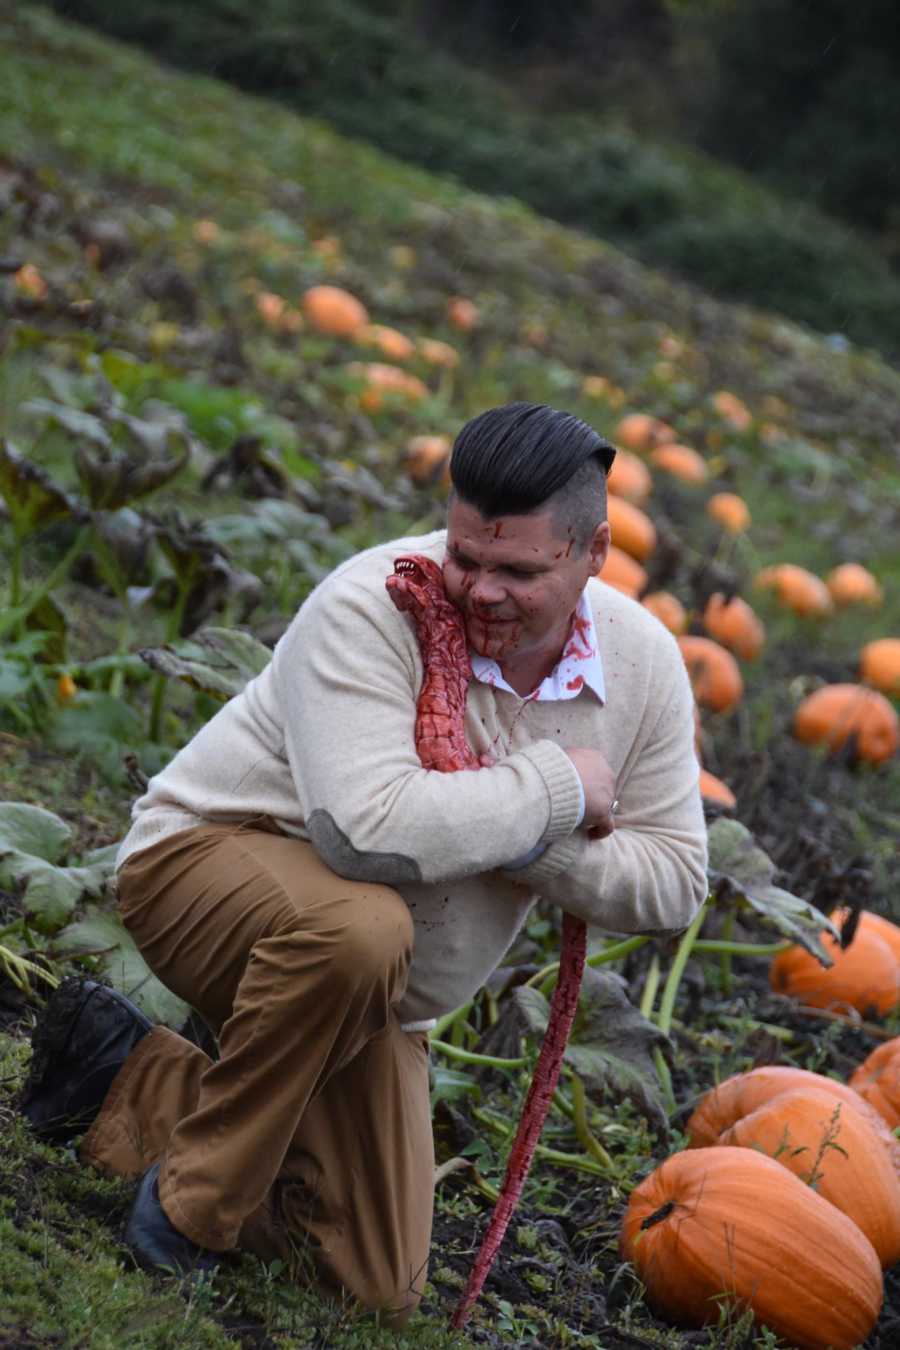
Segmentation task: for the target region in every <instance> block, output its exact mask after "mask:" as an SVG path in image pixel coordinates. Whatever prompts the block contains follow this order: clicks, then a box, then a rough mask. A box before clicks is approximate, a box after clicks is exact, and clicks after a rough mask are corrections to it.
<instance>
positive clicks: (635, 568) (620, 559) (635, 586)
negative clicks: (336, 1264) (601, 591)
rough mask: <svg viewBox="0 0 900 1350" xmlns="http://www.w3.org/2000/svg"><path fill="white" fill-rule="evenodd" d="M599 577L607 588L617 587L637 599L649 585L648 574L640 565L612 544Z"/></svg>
mask: <svg viewBox="0 0 900 1350" xmlns="http://www.w3.org/2000/svg"><path fill="white" fill-rule="evenodd" d="M597 575H598V576H599V578H600V580H601V581H605V582H606V584H607V586H615V588H616V590H617V591H624V592H625V594H626V595H630V596H632V597H633V598H635V599H636V598H637V597H638V596H639V595H640V593H641V591H642V590H643V589H644V587H645V586H646V585H647V573H646V572H645V571H644V569H643V567H641V565H640V563H639V562H635V560H634V558H632V557H630V556H629V554H627V553H626V552H625V550H624V549H621V548H616V546H615V544H610V547H609V553H608V555H607V558H606V562H605V563H604V564H603V566H602V568H601V569H600V571H599V572H598V574H597Z"/></svg>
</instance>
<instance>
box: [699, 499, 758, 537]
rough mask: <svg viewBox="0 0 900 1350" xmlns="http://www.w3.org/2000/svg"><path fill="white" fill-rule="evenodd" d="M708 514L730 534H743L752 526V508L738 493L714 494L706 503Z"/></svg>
mask: <svg viewBox="0 0 900 1350" xmlns="http://www.w3.org/2000/svg"><path fill="white" fill-rule="evenodd" d="M706 514H707V515H708V516H709V517H710V518H711V519H712V520H715V521H716V522H717V523H718V524H719V525H721V526H722V528H723V530H727V531H728V533H729V534H743V533H744V531H745V530H746V529H748V528H749V525H750V508H749V507H748V506H747V503H746V502H745V501H744V499H743V497H739V496H738V495H737V493H736V492H714V493H713V495H712V496H711V497H710V499H709V501H708V502H707V503H706Z"/></svg>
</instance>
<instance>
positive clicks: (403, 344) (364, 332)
mask: <svg viewBox="0 0 900 1350" xmlns="http://www.w3.org/2000/svg"><path fill="white" fill-rule="evenodd" d="M354 338H355V340H356V341H357V342H358V343H359V344H360V345H361V346H363V347H377V348H378V350H379V351H380V352H381V354H382V356H386V357H387V358H388V360H389V361H408V360H409V358H410V357H411V356H415V352H416V348H415V343H414V342H413V341H412V340H411V339H410V338H408V337H407V336H406V334H405V333H399V332H398V331H397V329H396V328H387V327H385V325H384V324H383V323H367V324H364V325H363V327H362V328H360V329H358V330H357V332H356V333H355V334H354Z"/></svg>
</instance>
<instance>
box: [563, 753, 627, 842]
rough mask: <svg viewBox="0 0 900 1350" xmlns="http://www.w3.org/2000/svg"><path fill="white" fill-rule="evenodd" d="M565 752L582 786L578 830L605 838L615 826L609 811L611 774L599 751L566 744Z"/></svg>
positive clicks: (612, 798) (612, 792) (613, 794)
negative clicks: (582, 812) (582, 808)
mask: <svg viewBox="0 0 900 1350" xmlns="http://www.w3.org/2000/svg"><path fill="white" fill-rule="evenodd" d="M565 751H566V754H567V755H568V756H569V759H570V760H571V761H572V763H573V764H574V765H575V768H576V769H577V771H578V776H579V778H580V779H581V785H582V787H583V788H584V820H583V821H582V822H581V826H582V829H585V830H587V832H588V835H589V836H590V838H591V839H605V838H606V836H607V835H609V834H612V832H613V830H614V829H615V828H616V826H615V821H614V819H613V812H612V805H613V802H614V801H615V798H616V779H615V775H614V774H613V771H612V769H611V768H610V767H609V764H608V763H607V761H606V756H605V755H604V754H603V752H602V751H601V750H594V749H590V748H588V747H587V746H585V747H578V748H575V749H571V748H570V747H569V746H566V747H565Z"/></svg>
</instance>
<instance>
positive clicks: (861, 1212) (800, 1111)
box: [718, 1087, 900, 1269]
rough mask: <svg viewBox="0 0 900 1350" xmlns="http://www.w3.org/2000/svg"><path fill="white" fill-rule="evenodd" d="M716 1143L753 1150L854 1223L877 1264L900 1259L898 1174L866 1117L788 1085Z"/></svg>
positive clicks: (830, 1099)
mask: <svg viewBox="0 0 900 1350" xmlns="http://www.w3.org/2000/svg"><path fill="white" fill-rule="evenodd" d="M718 1142H719V1144H722V1145H727V1144H734V1145H736V1146H737V1147H738V1148H755V1149H758V1150H759V1151H760V1152H761V1153H765V1154H767V1155H768V1157H770V1158H774V1159H775V1161H776V1162H779V1163H781V1165H782V1167H786V1168H788V1170H789V1171H791V1172H793V1173H794V1175H795V1176H797V1177H799V1178H800V1180H801V1181H802V1182H804V1183H805V1184H806V1185H807V1186H812V1185H814V1186H815V1189H816V1191H817V1192H818V1194H819V1195H821V1196H823V1197H824V1199H826V1200H829V1201H830V1202H831V1204H833V1205H836V1206H837V1208H838V1209H839V1210H840V1211H841V1213H842V1214H846V1215H847V1217H848V1218H849V1219H852V1220H853V1222H854V1223H855V1224H856V1225H857V1227H858V1228H860V1229H861V1230H862V1231H863V1232H864V1233H865V1235H866V1237H867V1238H868V1239H869V1241H870V1242H871V1244H872V1246H873V1247H874V1248H875V1250H876V1252H877V1253H878V1259H879V1261H880V1262H881V1264H882V1266H883V1267H884V1268H885V1269H887V1268H888V1267H889V1266H892V1265H894V1263H895V1262H896V1261H898V1260H900V1178H898V1176H897V1174H896V1172H895V1171H894V1169H893V1167H892V1165H891V1159H890V1157H889V1156H888V1153H887V1150H886V1149H884V1148H882V1147H881V1144H880V1142H879V1139H878V1136H877V1135H876V1133H875V1131H874V1129H873V1128H872V1126H871V1125H870V1124H869V1122H868V1121H867V1120H865V1119H864V1118H863V1116H861V1115H860V1114H859V1112H857V1111H856V1110H854V1108H853V1107H852V1106H850V1105H848V1104H847V1103H846V1102H841V1101H838V1100H837V1099H836V1098H835V1097H834V1096H832V1094H831V1093H829V1092H823V1091H822V1090H821V1089H820V1088H809V1087H802V1088H793V1089H791V1090H790V1091H788V1092H782V1093H780V1094H779V1095H778V1096H777V1097H773V1098H772V1099H771V1100H770V1101H768V1102H764V1103H763V1104H762V1105H761V1106H758V1107H757V1108H756V1110H754V1111H750V1112H749V1113H748V1114H747V1115H745V1116H741V1117H740V1118H739V1119H738V1120H736V1121H735V1123H734V1124H733V1125H732V1126H730V1128H729V1129H727V1130H723V1132H722V1134H720V1135H719V1140H718Z"/></svg>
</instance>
